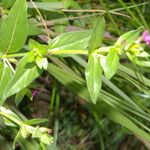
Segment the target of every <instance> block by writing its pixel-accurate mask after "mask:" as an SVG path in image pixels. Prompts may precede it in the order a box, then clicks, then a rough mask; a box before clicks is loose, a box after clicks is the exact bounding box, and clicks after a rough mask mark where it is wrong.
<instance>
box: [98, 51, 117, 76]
mask: <svg viewBox="0 0 150 150" xmlns="http://www.w3.org/2000/svg"><path fill="white" fill-rule="evenodd" d="M101 65H102V68H103V70H104V73H105V76H106V78H108V79H110V78H112V77H113V75H115V73H116V72H117V69H118V66H119V54H118V52H117V50H116V49H115V48H110V51H109V53H108V55H107V57H106V60H105V61H104V62H103V63H101Z"/></svg>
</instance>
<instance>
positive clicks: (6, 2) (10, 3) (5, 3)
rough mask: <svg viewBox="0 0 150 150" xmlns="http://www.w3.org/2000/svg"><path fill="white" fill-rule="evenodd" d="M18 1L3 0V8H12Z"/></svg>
mask: <svg viewBox="0 0 150 150" xmlns="http://www.w3.org/2000/svg"><path fill="white" fill-rule="evenodd" d="M15 1H16V0H2V6H3V7H4V8H10V7H11V6H13V4H14V3H15Z"/></svg>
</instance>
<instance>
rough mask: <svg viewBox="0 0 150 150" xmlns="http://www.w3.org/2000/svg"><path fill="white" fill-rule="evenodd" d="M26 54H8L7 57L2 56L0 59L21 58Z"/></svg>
mask: <svg viewBox="0 0 150 150" xmlns="http://www.w3.org/2000/svg"><path fill="white" fill-rule="evenodd" d="M26 54H27V53H18V54H9V55H2V56H0V58H17V57H23V56H25V55H26Z"/></svg>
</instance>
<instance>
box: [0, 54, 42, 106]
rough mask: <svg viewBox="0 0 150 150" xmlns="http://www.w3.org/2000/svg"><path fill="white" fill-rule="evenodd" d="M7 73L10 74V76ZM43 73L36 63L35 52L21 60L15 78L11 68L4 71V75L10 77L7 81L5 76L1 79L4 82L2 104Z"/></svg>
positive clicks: (2, 84) (0, 102)
mask: <svg viewBox="0 0 150 150" xmlns="http://www.w3.org/2000/svg"><path fill="white" fill-rule="evenodd" d="M7 72H9V74H10V75H9V74H8V73H7ZM6 73H7V74H6ZM41 73H42V70H40V69H39V68H38V67H37V65H36V64H35V62H34V54H33V52H30V53H28V54H27V55H26V56H24V57H23V58H22V59H21V60H20V62H19V63H18V66H17V68H16V71H15V74H14V75H13V76H12V72H11V70H10V68H9V67H8V66H6V67H5V70H4V69H3V74H6V76H8V78H7V80H6V79H5V78H6V76H5V78H3V74H2V75H1V77H0V78H1V80H2V83H1V84H0V86H3V88H1V89H2V91H1V101H0V104H1V105H2V104H3V103H4V102H5V100H6V99H7V98H8V97H10V96H12V95H14V94H16V93H17V92H20V91H21V90H22V89H24V88H26V87H27V86H28V85H29V84H30V83H31V82H32V81H33V80H34V79H35V78H37V77H38V76H39V75H40V74H41ZM8 81H9V82H8Z"/></svg>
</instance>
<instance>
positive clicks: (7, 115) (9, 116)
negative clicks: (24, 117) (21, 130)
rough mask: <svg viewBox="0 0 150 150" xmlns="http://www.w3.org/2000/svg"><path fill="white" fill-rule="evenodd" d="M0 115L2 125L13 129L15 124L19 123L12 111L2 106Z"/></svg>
mask: <svg viewBox="0 0 150 150" xmlns="http://www.w3.org/2000/svg"><path fill="white" fill-rule="evenodd" d="M0 115H2V117H3V119H4V123H5V125H7V126H13V127H15V126H16V125H17V123H19V122H20V121H21V119H20V118H19V117H18V116H17V115H16V114H15V113H14V112H13V111H11V110H9V109H6V108H4V107H2V106H0Z"/></svg>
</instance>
